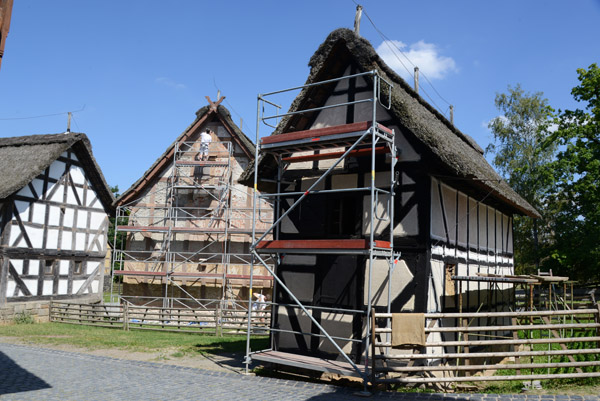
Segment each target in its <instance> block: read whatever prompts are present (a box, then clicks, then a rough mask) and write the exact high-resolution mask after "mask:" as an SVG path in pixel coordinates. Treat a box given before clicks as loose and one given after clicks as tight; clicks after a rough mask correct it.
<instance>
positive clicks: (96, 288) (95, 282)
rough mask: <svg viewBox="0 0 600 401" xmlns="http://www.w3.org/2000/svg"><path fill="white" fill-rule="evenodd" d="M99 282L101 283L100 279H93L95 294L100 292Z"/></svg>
mask: <svg viewBox="0 0 600 401" xmlns="http://www.w3.org/2000/svg"><path fill="white" fill-rule="evenodd" d="M98 284H99V280H94V281H92V292H93V293H94V294H96V293H97V292H98V288H99V286H98Z"/></svg>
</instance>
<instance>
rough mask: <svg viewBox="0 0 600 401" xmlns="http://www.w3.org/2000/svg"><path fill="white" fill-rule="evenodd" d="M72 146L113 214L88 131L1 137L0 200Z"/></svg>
mask: <svg viewBox="0 0 600 401" xmlns="http://www.w3.org/2000/svg"><path fill="white" fill-rule="evenodd" d="M69 148H72V149H73V151H74V152H75V155H76V156H77V158H78V159H79V161H80V163H81V165H82V167H83V169H84V170H85V173H86V176H87V177H88V179H89V180H90V181H91V183H92V185H93V186H94V189H95V190H96V193H97V196H98V198H99V199H100V201H101V202H102V205H103V206H104V209H105V210H106V211H107V212H108V213H109V214H113V211H114V208H113V206H112V204H113V201H114V197H113V195H112V192H111V191H110V187H109V186H108V185H107V183H106V180H105V179H104V175H102V171H101V170H100V167H99V166H98V164H97V163H96V159H95V158H94V155H93V154H92V146H91V144H90V141H89V139H88V137H87V136H86V135H85V134H79V133H74V132H73V133H64V134H50V135H31V136H19V137H12V138H0V200H2V199H5V198H7V197H8V196H10V195H12V194H14V193H15V192H17V191H18V190H20V189H21V188H23V187H24V186H25V185H27V184H28V183H29V182H31V180H33V179H34V178H35V177H37V176H38V175H39V174H41V173H42V172H43V171H44V170H45V169H46V167H48V166H49V165H50V164H52V162H54V161H55V160H56V159H57V158H58V157H59V156H60V155H61V154H62V153H63V152H65V151H66V150H68V149H69Z"/></svg>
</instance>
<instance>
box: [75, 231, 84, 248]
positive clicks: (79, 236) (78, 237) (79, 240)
mask: <svg viewBox="0 0 600 401" xmlns="http://www.w3.org/2000/svg"><path fill="white" fill-rule="evenodd" d="M75 250H76V251H85V233H76V234H75Z"/></svg>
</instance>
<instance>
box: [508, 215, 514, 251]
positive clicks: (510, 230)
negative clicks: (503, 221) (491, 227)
mask: <svg viewBox="0 0 600 401" xmlns="http://www.w3.org/2000/svg"><path fill="white" fill-rule="evenodd" d="M512 223H513V219H512V218H510V217H509V219H508V241H507V242H508V246H507V248H506V250H507V252H508V253H510V254H511V255H512V253H513V225H512Z"/></svg>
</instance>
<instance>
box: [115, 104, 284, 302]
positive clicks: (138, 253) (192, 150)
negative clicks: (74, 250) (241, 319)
mask: <svg viewBox="0 0 600 401" xmlns="http://www.w3.org/2000/svg"><path fill="white" fill-rule="evenodd" d="M207 99H208V101H209V104H208V105H207V106H205V107H202V108H201V109H200V110H198V111H197V112H196V118H195V119H194V121H193V122H192V124H191V125H190V126H189V127H188V128H186V129H185V130H184V131H183V132H182V133H181V134H180V135H179V136H178V137H177V138H176V139H175V141H174V142H173V143H172V144H171V145H169V146H168V147H167V149H166V150H165V152H164V153H163V154H162V155H160V157H159V158H158V159H157V160H156V161H155V162H154V164H153V165H152V166H151V167H150V168H149V169H148V170H147V171H146V172H145V173H144V175H143V176H142V177H141V178H140V179H139V180H138V181H136V182H135V183H134V184H133V185H132V186H131V187H130V188H129V189H128V190H127V191H125V192H124V193H123V194H122V195H121V196H120V197H119V198H118V199H117V201H116V205H117V221H118V225H117V229H116V232H117V233H124V234H125V235H126V241H125V242H124V245H125V246H124V249H116V248H115V250H114V257H113V261H114V263H115V266H118V267H119V268H118V269H117V270H115V271H114V274H115V275H118V276H122V277H123V286H122V293H121V294H120V295H121V296H122V298H123V299H125V300H126V301H128V302H132V303H143V304H157V303H158V304H161V303H165V302H166V303H167V304H168V305H175V306H177V305H181V304H185V305H188V306H192V307H194V306H196V307H197V306H198V304H205V303H206V302H209V303H210V302H211V301H212V302H213V304H214V301H215V300H222V299H227V300H231V301H233V302H234V303H235V302H236V301H237V300H244V301H245V300H246V298H247V290H248V278H249V269H250V261H249V252H250V243H251V242H252V241H251V236H250V234H251V233H252V196H251V195H252V192H251V190H250V189H249V188H247V187H246V186H244V185H240V184H239V183H238V182H237V178H238V177H239V175H240V174H241V173H242V172H243V171H244V169H245V168H247V166H248V164H249V163H250V162H251V161H252V160H253V159H254V151H255V149H254V144H253V143H252V141H251V140H250V139H249V138H248V137H247V136H246V135H245V134H244V133H243V132H242V131H241V129H240V128H239V127H238V126H237V125H236V124H235V123H234V122H233V120H232V119H231V115H230V113H229V111H228V110H227V109H226V108H225V107H224V106H223V105H222V104H221V102H222V101H223V99H224V97H221V98H219V99H218V100H217V101H215V102H213V101H212V100H210V98H208V97H207ZM207 130H208V132H209V134H210V136H211V140H210V143H208V144H207V145H205V146H206V153H207V154H206V155H205V156H204V157H203V155H202V147H203V146H204V145H203V144H202V140H201V134H203V133H206V132H207ZM262 212H263V213H265V216H266V215H270V214H271V208H270V207H268V205H266V204H263V210H262ZM265 218H266V217H265ZM258 226H259V228H260V223H259V224H258ZM255 273H256V281H255V283H254V284H255V288H257V290H256V291H258V292H264V293H265V294H270V290H271V285H272V277H271V276H270V275H268V274H266V273H265V271H264V269H261V268H260V267H258V266H257V270H256V272H255ZM173 302H174V303H173Z"/></svg>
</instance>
